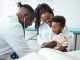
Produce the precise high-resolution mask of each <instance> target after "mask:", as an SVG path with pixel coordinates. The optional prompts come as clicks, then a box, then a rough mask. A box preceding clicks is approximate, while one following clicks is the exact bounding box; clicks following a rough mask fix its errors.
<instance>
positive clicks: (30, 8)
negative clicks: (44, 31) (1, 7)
mask: <svg viewBox="0 0 80 60" xmlns="http://www.w3.org/2000/svg"><path fill="white" fill-rule="evenodd" d="M17 6H18V7H20V8H21V7H24V8H27V9H28V10H29V11H30V12H31V13H32V14H34V10H33V8H32V7H31V6H29V5H27V4H21V2H18V5H17Z"/></svg>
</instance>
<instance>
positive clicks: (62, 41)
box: [53, 33, 68, 49]
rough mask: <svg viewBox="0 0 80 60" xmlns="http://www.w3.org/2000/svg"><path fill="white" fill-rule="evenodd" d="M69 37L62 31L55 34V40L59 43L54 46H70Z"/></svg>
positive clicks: (56, 47)
mask: <svg viewBox="0 0 80 60" xmlns="http://www.w3.org/2000/svg"><path fill="white" fill-rule="evenodd" d="M67 40H68V38H67V36H66V35H65V34H64V33H60V34H58V35H56V34H55V36H54V37H53V41H56V42H57V45H56V46H55V47H54V49H58V48H60V47H61V46H68V41H67Z"/></svg>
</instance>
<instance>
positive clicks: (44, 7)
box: [35, 3, 54, 29]
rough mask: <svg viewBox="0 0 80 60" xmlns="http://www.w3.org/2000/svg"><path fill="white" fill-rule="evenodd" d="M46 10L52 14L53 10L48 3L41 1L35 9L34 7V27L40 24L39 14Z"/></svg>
mask: <svg viewBox="0 0 80 60" xmlns="http://www.w3.org/2000/svg"><path fill="white" fill-rule="evenodd" d="M46 12H49V13H51V14H53V16H54V13H53V11H52V9H51V8H50V6H49V5H48V4H45V3H42V4H39V5H38V6H37V7H36V9H35V28H36V29H37V28H39V26H40V21H41V20H40V16H41V15H42V14H43V13H46Z"/></svg>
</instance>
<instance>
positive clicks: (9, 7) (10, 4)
mask: <svg viewBox="0 0 80 60" xmlns="http://www.w3.org/2000/svg"><path fill="white" fill-rule="evenodd" d="M0 10H1V11H0V16H1V17H3V16H6V15H10V14H13V13H15V12H16V11H17V6H16V3H15V0H0Z"/></svg>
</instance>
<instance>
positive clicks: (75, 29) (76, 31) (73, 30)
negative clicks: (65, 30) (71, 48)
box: [69, 28, 80, 50]
mask: <svg viewBox="0 0 80 60" xmlns="http://www.w3.org/2000/svg"><path fill="white" fill-rule="evenodd" d="M69 31H70V32H73V33H74V34H75V50H76V45H77V35H80V28H69Z"/></svg>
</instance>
